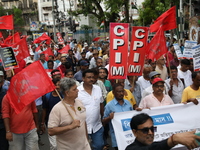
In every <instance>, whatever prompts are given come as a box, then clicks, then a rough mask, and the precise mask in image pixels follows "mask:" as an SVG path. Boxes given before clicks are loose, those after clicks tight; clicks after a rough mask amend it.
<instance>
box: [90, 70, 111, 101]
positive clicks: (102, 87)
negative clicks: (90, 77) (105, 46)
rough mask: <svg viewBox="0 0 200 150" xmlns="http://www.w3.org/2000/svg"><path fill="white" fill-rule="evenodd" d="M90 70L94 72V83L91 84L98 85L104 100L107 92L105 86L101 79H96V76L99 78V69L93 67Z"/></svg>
mask: <svg viewBox="0 0 200 150" xmlns="http://www.w3.org/2000/svg"><path fill="white" fill-rule="evenodd" d="M91 70H92V71H93V73H94V83H93V84H94V85H98V86H99V87H100V88H101V92H102V96H103V99H104V100H105V99H106V96H107V93H108V92H107V90H106V87H105V85H104V84H103V82H102V81H101V80H98V78H99V70H96V69H95V68H93V69H91Z"/></svg>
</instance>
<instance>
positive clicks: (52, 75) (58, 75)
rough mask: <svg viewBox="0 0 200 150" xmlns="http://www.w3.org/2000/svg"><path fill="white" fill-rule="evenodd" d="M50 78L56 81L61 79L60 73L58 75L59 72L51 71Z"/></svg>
mask: <svg viewBox="0 0 200 150" xmlns="http://www.w3.org/2000/svg"><path fill="white" fill-rule="evenodd" d="M51 77H52V79H55V78H57V79H61V73H60V71H59V70H56V69H55V70H53V71H52V72H51Z"/></svg>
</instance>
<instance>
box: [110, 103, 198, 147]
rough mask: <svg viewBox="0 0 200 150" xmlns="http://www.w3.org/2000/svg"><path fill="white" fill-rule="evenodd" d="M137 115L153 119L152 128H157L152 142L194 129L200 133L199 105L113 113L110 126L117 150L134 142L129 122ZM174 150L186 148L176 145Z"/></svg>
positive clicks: (177, 105)
mask: <svg viewBox="0 0 200 150" xmlns="http://www.w3.org/2000/svg"><path fill="white" fill-rule="evenodd" d="M139 113H147V114H149V115H150V116H151V117H152V118H153V121H154V126H157V131H156V132H155V133H154V134H155V136H154V141H160V140H163V139H167V138H168V137H170V136H171V135H172V134H176V133H180V132H186V131H193V130H194V129H196V132H200V115H199V114H200V104H199V105H194V104H193V103H188V104H174V105H169V106H161V107H155V108H151V110H149V109H144V110H142V111H141V112H138V111H128V112H122V113H115V115H114V118H113V120H112V125H113V128H114V131H115V136H116V140H117V144H118V148H119V150H124V149H125V148H126V146H127V145H129V144H131V143H132V142H133V141H134V139H135V137H134V135H133V133H132V131H131V128H130V120H131V118H132V117H133V116H135V115H136V114H139ZM176 149H186V148H185V147H183V146H182V145H177V146H176ZM197 149H199V148H197Z"/></svg>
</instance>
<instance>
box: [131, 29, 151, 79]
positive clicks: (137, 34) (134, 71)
mask: <svg viewBox="0 0 200 150" xmlns="http://www.w3.org/2000/svg"><path fill="white" fill-rule="evenodd" d="M147 37H148V28H147V27H132V38H131V46H130V52H129V57H128V75H129V76H141V75H142V70H143V66H144V59H145V50H146V46H147Z"/></svg>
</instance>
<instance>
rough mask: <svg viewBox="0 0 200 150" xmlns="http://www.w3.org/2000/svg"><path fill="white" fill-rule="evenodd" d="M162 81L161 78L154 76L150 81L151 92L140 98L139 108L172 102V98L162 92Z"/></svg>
mask: <svg viewBox="0 0 200 150" xmlns="http://www.w3.org/2000/svg"><path fill="white" fill-rule="evenodd" d="M164 83H165V82H164V81H163V80H162V79H161V78H154V79H153V81H152V88H153V93H152V94H150V95H148V96H146V97H144V98H143V99H142V100H141V102H140V105H139V108H142V109H146V108H151V107H158V106H165V105H172V104H174V102H173V101H172V99H171V98H170V97H169V96H168V95H165V94H164V93H163V91H164V88H165V86H164Z"/></svg>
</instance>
